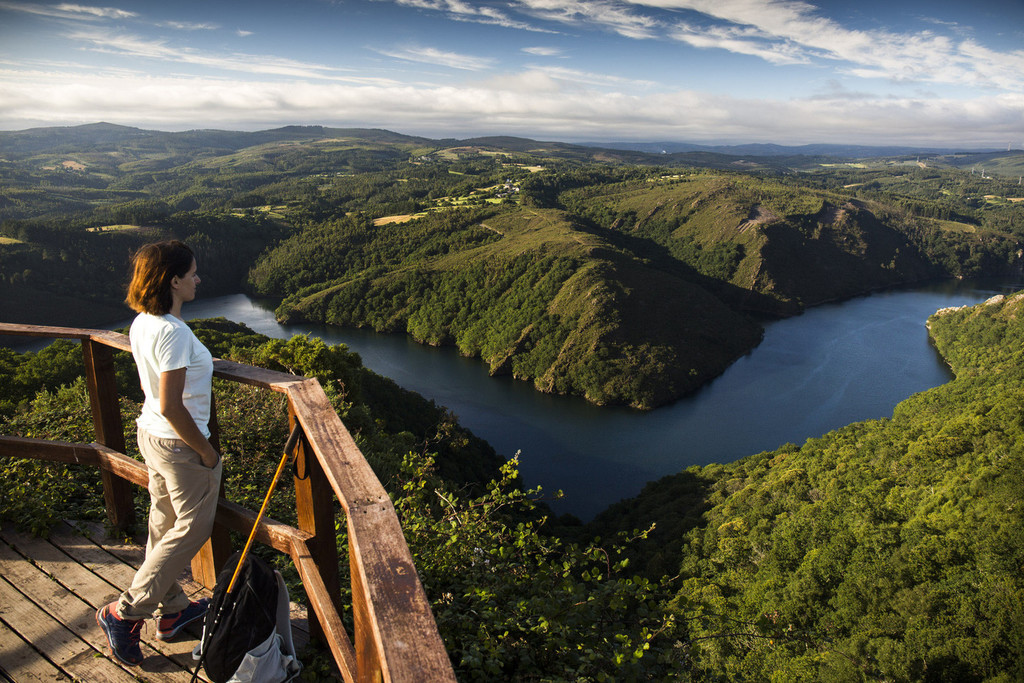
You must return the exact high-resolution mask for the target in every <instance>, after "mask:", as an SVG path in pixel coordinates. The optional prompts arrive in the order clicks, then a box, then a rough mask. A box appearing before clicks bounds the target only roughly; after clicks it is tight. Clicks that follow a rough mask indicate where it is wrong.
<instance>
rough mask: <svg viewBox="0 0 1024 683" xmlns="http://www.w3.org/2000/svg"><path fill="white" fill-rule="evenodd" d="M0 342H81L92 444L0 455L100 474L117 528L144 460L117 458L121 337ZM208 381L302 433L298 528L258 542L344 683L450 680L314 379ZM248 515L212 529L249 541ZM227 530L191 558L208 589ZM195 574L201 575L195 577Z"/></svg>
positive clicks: (222, 519) (378, 499) (424, 605)
mask: <svg viewBox="0 0 1024 683" xmlns="http://www.w3.org/2000/svg"><path fill="white" fill-rule="evenodd" d="M0 335H19V336H31V337H48V338H59V339H76V340H79V341H80V342H81V343H82V352H83V358H84V361H85V368H86V381H87V384H88V387H89V396H90V404H91V406H92V411H93V424H94V427H95V431H96V443H92V444H70V443H64V442H56V441H43V440H39V439H24V438H19V437H11V436H0V456H6V457H17V458H26V457H27V458H36V459H41V460H52V461H58V462H67V463H79V464H83V465H91V466H95V467H98V468H99V469H100V472H101V473H102V475H103V484H104V499H105V500H106V505H107V514H108V516H109V517H110V520H111V522H112V523H113V524H115V525H117V526H120V527H122V528H123V527H124V526H126V525H127V524H129V523H130V522H131V521H132V519H131V517H132V510H133V508H132V504H131V495H130V489H129V487H130V485H131V484H134V485H137V486H145V485H146V483H147V482H148V479H149V477H148V474H147V471H146V467H145V465H144V464H142V463H140V462H138V461H136V460H133V459H132V458H129V457H128V456H127V455H125V454H124V452H123V451H124V428H123V425H122V424H121V417H120V411H119V408H118V400H117V389H116V384H115V382H114V374H113V363H112V352H111V350H112V349H117V350H121V351H130V350H131V346H130V344H129V341H128V338H127V337H126V336H125V335H122V334H119V333H117V332H110V331H106V330H90V329H81V328H69V327H46V326H40V325H16V324H10V323H0ZM214 376H216V377H218V378H221V379H225V380H229V381H234V382H240V383H242V384H248V385H252V386H256V387H261V388H264V389H269V390H271V391H276V392H279V393H282V394H284V395H285V396H286V397H287V400H288V412H289V420H290V421H291V422H293V423H294V422H298V424H299V425H300V426H301V427H302V432H303V439H302V440H300V448H299V460H298V461H297V462H298V464H299V465H300V466H301V468H302V470H303V472H304V476H303V477H302V478H301V479H296V482H295V483H296V513H297V518H298V519H299V526H300V527H301V528H298V529H297V528H294V527H291V526H288V525H286V524H283V523H281V522H278V521H275V520H273V519H267V518H264V519H263V521H262V522H261V524H260V528H259V530H258V531H257V535H256V538H257V540H259V541H261V542H263V543H265V544H267V545H269V546H271V547H273V548H275V549H277V550H279V551H281V552H284V553H287V554H288V555H289V556H290V557H291V558H292V561H293V562H294V564H295V567H296V568H297V569H298V572H299V576H300V578H301V579H302V582H303V586H304V588H305V590H306V595H307V596H308V598H309V602H310V606H311V607H312V608H313V611H314V614H315V616H316V622H315V623H316V624H317V625H318V628H319V633H321V634H323V636H324V639H325V641H326V642H327V644H328V645H329V646H330V648H331V652H332V654H333V656H334V660H335V662H336V663H337V665H338V668H339V669H340V671H341V674H342V676H343V677H344V679H345V680H346V681H348V682H350V683H371V682H375V681H394V682H396V683H397V682H403V683H404V682H407V681H408V682H411V681H429V682H431V683H433V682H434V681H438V682H444V681H451V682H454V681H455V674H454V671H453V670H452V666H451V662H450V661H449V659H448V655H447V653H446V652H445V649H444V644H443V642H442V640H441V636H440V634H439V633H438V630H437V624H436V623H435V621H434V617H433V614H432V613H431V611H430V603H429V601H428V600H427V597H426V594H425V593H424V591H423V586H422V584H421V583H420V580H419V577H418V575H417V573H416V567H415V565H414V564H413V560H412V555H411V553H410V552H409V546H408V544H407V543H406V542H405V537H404V535H403V534H402V529H401V526H400V524H399V521H398V516H397V515H396V513H395V509H394V506H393V505H392V504H391V499H390V498H389V497H388V494H387V492H386V491H385V490H384V487H383V486H381V483H380V481H378V479H377V477H376V475H375V474H374V473H373V470H372V469H371V468H370V466H369V464H368V463H367V462H366V458H365V457H364V456H363V454H362V452H360V450H359V447H358V446H357V445H356V443H355V440H353V438H352V436H351V434H349V432H348V430H347V429H346V428H345V425H344V424H343V423H342V421H341V418H339V417H338V414H337V413H336V412H335V411H334V408H333V407H332V406H331V404H330V401H329V400H328V399H327V396H326V394H325V393H324V391H323V388H322V387H321V386H320V383H319V382H318V381H317V380H316V379H309V378H305V377H297V376H295V375H290V374H288V373H284V372H278V371H275V370H266V369H263V368H257V367H253V366H250V365H244V364H241V363H235V362H232V361H225V360H220V359H215V360H214ZM331 493H333V495H334V496H336V497H337V500H338V501H339V502H340V503H341V507H342V509H343V510H344V513H345V520H346V525H347V528H348V541H349V544H348V545H349V566H350V568H351V577H352V578H351V581H352V586H351V588H352V603H353V604H352V613H353V633H352V637H351V638H350V637H349V634H348V633H347V632H346V631H345V628H344V626H343V623H342V620H341V617H340V613H339V607H340V593H339V590H338V585H339V584H338V549H337V542H336V540H335V538H334V518H333V502H332V501H331V498H330V494H331ZM255 520H256V513H254V512H252V511H250V510H246V509H245V508H242V507H240V506H238V505H236V504H234V503H231V502H230V501H228V500H225V499H224V498H221V499H220V502H219V505H218V509H217V527H218V528H220V529H222V530H235V531H240V532H242V533H246V534H247V533H248V532H249V530H250V529H251V528H252V524H253V522H254V521H255ZM226 539H227V535H226V533H221V534H218V533H215V534H214V537H213V538H212V539H211V542H210V543H208V544H207V546H206V547H205V548H204V549H203V550H202V551H201V552H200V555H199V556H197V558H196V560H193V573H194V574H195V575H196V577H197V579H199V580H202V581H203V582H204V583H205V584H206V585H207V587H210V588H212V585H213V579H212V578H211V576H212V577H215V576H216V573H215V571H214V572H212V573H211V572H210V571H208V570H209V569H210V568H213V569H217V568H219V564H220V562H219V561H217V558H224V557H226V556H227V555H228V554H229V551H230V548H228V547H225V544H226V543H227V542H228V541H227V540H226ZM197 569H199V571H196V570H197Z"/></svg>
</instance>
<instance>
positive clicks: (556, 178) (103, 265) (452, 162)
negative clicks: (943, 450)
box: [0, 124, 1024, 408]
mask: <svg viewBox="0 0 1024 683" xmlns="http://www.w3.org/2000/svg"><path fill="white" fill-rule="evenodd" d="M687 154H689V153H687ZM975 156H977V158H978V159H980V158H981V156H984V155H975ZM1009 158H1013V156H1012V155H1010V157H1009ZM812 161H813V163H812ZM826 161H827V160H826V159H825V158H824V157H822V158H820V159H819V158H817V157H815V158H813V160H812V158H811V157H806V156H802V157H800V158H799V159H798V158H796V157H791V156H778V155H776V156H771V157H764V158H761V157H756V156H755V157H744V158H743V159H739V158H737V157H735V156H730V155H727V154H719V153H715V152H711V151H696V152H693V153H692V155H690V156H687V155H685V154H684V155H683V156H679V155H660V154H645V153H643V152H638V151H628V150H626V151H623V150H611V149H602V148H596V147H584V146H578V145H568V144H564V143H557V142H538V141H534V140H527V139H523V138H512V137H500V136H496V137H489V138H476V139H471V140H430V139H426V138H419V137H413V136H406V135H401V134H398V133H393V132H390V131H384V130H373V129H333V128H324V127H320V126H292V127H287V128H280V129H275V130H267V131H259V132H253V133H247V132H238V131H217V130H199V131H187V132H183V133H165V132H160V131H147V130H142V129H137V128H127V127H123V126H111V125H108V124H95V125H90V126H78V127H73V128H53V129H33V130H29V131H16V132H0V284H2V285H3V286H4V287H5V288H7V289H8V292H9V295H8V296H6V297H4V298H3V299H0V318H2V319H5V320H12V321H17V322H31V323H41V324H47V323H49V324H65V323H67V321H66V320H63V319H62V311H64V310H68V309H69V308H71V309H74V310H75V316H74V319H75V320H76V321H77V322H78V323H80V324H85V325H99V324H103V323H111V322H116V321H118V320H121V319H123V317H124V316H123V315H122V314H118V313H117V311H119V310H123V308H122V307H121V304H120V299H121V297H122V292H123V285H124V282H123V280H124V277H125V274H126V273H127V270H128V257H129V254H130V253H131V251H132V249H134V248H135V247H136V246H138V245H139V244H141V243H142V242H144V241H147V240H152V239H157V238H162V237H169V236H175V237H179V238H182V239H186V240H188V241H189V242H190V243H192V244H193V246H194V247H195V248H196V250H197V252H198V253H199V255H200V270H201V272H202V273H203V279H204V286H203V293H204V295H211V294H217V293H228V292H233V291H240V290H246V291H255V292H257V293H259V294H261V295H265V296H268V297H273V298H278V299H283V300H284V303H283V305H282V307H281V309H280V311H279V313H280V315H281V316H282V317H290V318H298V317H302V318H306V319H310V320H316V321H323V322H333V323H336V324H343V325H359V326H368V327H372V328H374V329H377V330H382V331H383V330H386V331H397V332H406V333H408V334H410V335H412V336H413V337H414V338H415V339H417V340H419V341H422V342H424V343H428V344H451V345H455V346H457V347H458V348H459V349H460V351H461V352H462V353H464V354H466V355H468V356H478V357H480V358H482V359H483V360H484V361H485V362H487V363H488V366H489V368H490V370H491V372H492V373H494V374H505V375H511V376H514V377H516V378H520V379H523V380H527V381H531V382H532V383H533V384H534V385H535V386H536V387H537V388H538V389H540V390H542V391H547V392H552V393H561V394H573V395H579V396H584V397H586V398H587V399H588V400H590V401H593V402H595V403H599V404H624V405H631V406H635V407H638V408H652V407H655V406H658V405H661V404H663V403H666V402H668V401H671V400H673V399H675V398H678V397H679V396H682V395H684V394H686V393H688V392H690V391H692V390H693V389H695V388H696V387H698V386H700V385H701V384H702V383H704V382H706V381H707V380H708V379H710V378H712V377H714V376H716V375H717V374H719V373H720V372H722V370H723V369H724V368H725V367H726V366H727V365H728V364H729V363H730V362H732V360H734V359H735V358H736V357H737V356H738V355H740V354H742V353H744V352H745V351H747V350H749V349H750V348H752V347H753V346H754V345H755V344H756V343H757V341H758V339H759V338H760V337H759V335H760V332H759V328H758V325H757V323H755V322H752V321H751V320H749V319H748V318H747V317H746V316H750V315H754V316H759V317H761V316H769V317H772V316H780V315H791V314H795V313H799V312H800V311H801V310H803V309H804V308H805V307H807V306H811V305H815V304H818V303H822V302H825V301H830V300H834V299H840V298H844V297H850V296H854V295H857V294H862V293H864V292H867V291H870V290H873V289H877V288H882V287H890V286H894V285H901V284H906V283H912V282H918V281H921V280H925V279H932V278H948V277H975V276H1002V275H1007V274H1011V273H1019V272H1021V269H1022V265H1024V257H1022V256H1021V254H1022V253H1024V251H1022V247H1021V243H1022V242H1024V202H1016V201H1014V199H1016V198H1017V197H1016V195H1015V193H1017V192H1018V191H1019V188H1018V187H1017V186H1016V185H1014V184H1013V182H1011V181H1010V180H1008V179H1006V178H1002V179H996V178H993V177H990V176H985V177H982V175H981V174H972V173H970V172H968V171H960V170H955V169H952V168H936V167H933V166H931V165H929V164H933V163H934V162H933V160H929V161H928V163H927V164H926V163H924V162H916V163H912V162H910V161H907V160H905V159H904V160H896V161H894V160H892V159H877V160H874V161H873V162H871V163H867V162H865V163H860V162H857V163H853V162H850V161H849V159H835V160H833V161H834V162H835V163H826ZM666 163H670V164H672V165H666ZM695 164H701V165H702V166H704V167H703V168H696V167H695ZM807 169H816V170H814V171H808V170H807ZM84 282H87V283H89V286H82V285H81V284H80V283H84Z"/></svg>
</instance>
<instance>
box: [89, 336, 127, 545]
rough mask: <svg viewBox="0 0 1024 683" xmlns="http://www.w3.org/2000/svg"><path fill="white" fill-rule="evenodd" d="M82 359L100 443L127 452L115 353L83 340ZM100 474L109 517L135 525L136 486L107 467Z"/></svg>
mask: <svg viewBox="0 0 1024 683" xmlns="http://www.w3.org/2000/svg"><path fill="white" fill-rule="evenodd" d="M82 359H83V361H84V363H85V378H86V384H87V385H88V387H89V405H90V406H91V408H92V424H93V429H94V430H95V433H96V443H100V444H103V445H104V446H107V447H108V448H112V449H113V450H115V451H117V452H119V453H124V452H125V442H124V423H123V422H121V404H120V401H119V400H118V394H117V377H116V375H115V373H114V352H113V350H112V349H111V348H110V347H109V346H107V345H105V344H100V343H98V342H95V341H92V340H91V339H83V340H82ZM100 476H101V477H102V479H103V499H104V501H105V502H106V505H107V517H108V518H109V519H110V523H111V524H112V525H113V526H114V528H115V529H118V530H121V531H124V530H126V529H128V528H129V527H131V526H133V525H134V524H135V505H134V503H133V501H132V486H131V484H130V483H129V482H127V481H125V480H124V479H122V478H120V477H118V476H116V475H114V474H113V473H111V472H109V471H107V470H105V469H100Z"/></svg>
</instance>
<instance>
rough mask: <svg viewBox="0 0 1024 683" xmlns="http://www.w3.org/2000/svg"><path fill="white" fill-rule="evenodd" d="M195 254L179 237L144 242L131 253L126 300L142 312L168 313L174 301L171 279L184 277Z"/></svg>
mask: <svg viewBox="0 0 1024 683" xmlns="http://www.w3.org/2000/svg"><path fill="white" fill-rule="evenodd" d="M194 258H195V256H194V255H193V253H192V250H191V249H189V248H188V245H186V244H185V243H184V242H179V241H178V240H167V241H164V242H152V243H150V244H144V245H142V246H141V247H139V250H138V251H136V252H135V254H134V255H133V256H132V281H131V283H130V284H129V285H128V296H127V297H126V298H125V303H127V304H128V305H129V306H131V307H132V309H133V310H135V311H137V312H139V313H151V314H153V315H164V314H165V313H169V312H170V310H171V306H172V305H173V303H174V300H173V298H172V297H171V280H172V279H174V278H175V277H184V276H185V274H186V273H188V271H189V270H190V269H191V268H192V260H193V259H194Z"/></svg>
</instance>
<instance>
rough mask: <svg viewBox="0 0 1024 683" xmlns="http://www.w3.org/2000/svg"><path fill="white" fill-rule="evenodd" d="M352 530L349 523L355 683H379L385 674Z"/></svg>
mask: <svg viewBox="0 0 1024 683" xmlns="http://www.w3.org/2000/svg"><path fill="white" fill-rule="evenodd" d="M349 521H350V522H351V520H349ZM353 531H354V530H353V528H352V524H351V523H349V525H348V533H349V556H348V557H349V574H351V576H352V641H353V643H352V644H353V647H354V648H355V651H356V683H381V681H383V680H384V673H383V671H382V669H381V664H380V655H379V654H378V652H377V643H376V640H375V639H374V629H373V618H372V617H371V610H370V593H369V591H368V590H367V587H366V585H365V584H364V583H363V578H362V577H363V574H362V572H361V571H360V568H359V567H358V566H357V563H356V555H355V552H353V546H352V543H353V540H352V539H353V538H354V537H355V534H354V533H353Z"/></svg>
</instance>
